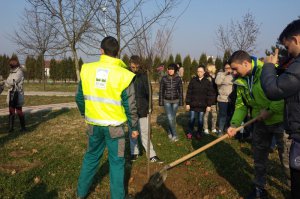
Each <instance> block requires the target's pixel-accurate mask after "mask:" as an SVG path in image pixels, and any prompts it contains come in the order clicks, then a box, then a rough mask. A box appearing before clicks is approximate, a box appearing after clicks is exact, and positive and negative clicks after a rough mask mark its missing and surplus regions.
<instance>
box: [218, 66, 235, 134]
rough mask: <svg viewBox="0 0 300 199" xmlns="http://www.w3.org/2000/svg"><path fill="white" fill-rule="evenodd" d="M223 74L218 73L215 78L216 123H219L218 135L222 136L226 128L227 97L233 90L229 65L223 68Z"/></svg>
mask: <svg viewBox="0 0 300 199" xmlns="http://www.w3.org/2000/svg"><path fill="white" fill-rule="evenodd" d="M224 70H225V71H224V72H219V73H218V74H217V76H216V79H215V83H216V84H217V87H218V93H219V94H218V97H217V101H218V110H219V113H218V117H219V118H218V121H219V125H218V127H219V135H222V134H223V132H224V131H225V128H226V126H225V125H226V123H227V120H228V119H230V118H228V111H227V109H228V105H229V102H230V101H229V100H230V99H229V95H230V94H231V92H232V88H233V82H232V80H233V76H232V74H231V68H230V65H229V64H226V65H225V67H224Z"/></svg>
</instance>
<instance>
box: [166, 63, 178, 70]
mask: <svg viewBox="0 0 300 199" xmlns="http://www.w3.org/2000/svg"><path fill="white" fill-rule="evenodd" d="M169 69H174V70H175V71H176V70H177V65H176V64H175V63H171V64H169V65H168V70H169Z"/></svg>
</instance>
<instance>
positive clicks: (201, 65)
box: [197, 64, 205, 71]
mask: <svg viewBox="0 0 300 199" xmlns="http://www.w3.org/2000/svg"><path fill="white" fill-rule="evenodd" d="M198 68H203V70H204V71H205V66H204V65H203V64H200V65H199V66H197V70H198Z"/></svg>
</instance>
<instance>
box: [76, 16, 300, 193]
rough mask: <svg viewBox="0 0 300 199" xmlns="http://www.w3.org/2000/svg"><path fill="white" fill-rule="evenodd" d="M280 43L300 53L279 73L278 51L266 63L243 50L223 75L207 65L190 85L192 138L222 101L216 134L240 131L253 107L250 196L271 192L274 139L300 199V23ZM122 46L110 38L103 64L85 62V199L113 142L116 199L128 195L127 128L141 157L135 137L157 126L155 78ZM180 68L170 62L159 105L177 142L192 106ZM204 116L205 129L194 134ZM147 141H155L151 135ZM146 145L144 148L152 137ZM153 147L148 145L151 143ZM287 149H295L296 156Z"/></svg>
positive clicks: (80, 101)
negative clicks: (182, 112) (126, 59)
mask: <svg viewBox="0 0 300 199" xmlns="http://www.w3.org/2000/svg"><path fill="white" fill-rule="evenodd" d="M279 41H280V42H281V43H282V44H283V45H284V46H285V48H286V50H287V51H288V52H289V53H290V55H291V56H292V57H293V58H294V60H293V61H292V62H291V63H290V65H289V67H288V68H287V69H286V70H285V71H284V72H283V73H282V74H280V75H277V73H276V70H275V66H274V64H277V57H276V56H274V57H273V56H270V57H267V58H266V61H265V63H262V62H261V61H259V60H258V59H257V58H255V57H252V56H250V55H249V54H248V53H247V52H245V51H242V50H239V51H236V52H234V53H233V54H232V55H231V57H230V58H229V60H228V64H226V65H225V67H224V70H225V71H224V72H221V73H218V74H217V75H216V77H215V76H214V69H212V70H206V71H207V74H206V75H205V72H206V71H205V68H204V67H203V66H199V67H198V68H197V76H196V77H194V78H193V79H192V80H191V81H190V83H189V85H188V89H187V95H186V99H185V103H186V109H187V110H188V111H190V120H189V132H187V138H192V136H193V135H195V136H196V137H197V138H199V137H201V134H202V132H204V133H205V132H206V129H207V128H206V126H204V129H203V126H202V125H203V124H202V122H203V120H204V119H203V117H205V116H204V115H205V114H207V113H210V112H213V111H214V109H215V110H217V106H216V105H218V109H219V114H218V115H219V125H218V126H219V128H218V130H217V129H216V127H215V126H212V128H213V129H212V131H214V132H216V133H217V134H218V135H219V134H222V133H225V132H226V133H227V134H228V135H229V137H233V136H235V135H236V133H237V127H238V126H240V125H241V124H242V122H243V121H244V119H245V118H246V117H247V115H248V114H249V112H250V115H251V117H252V118H256V122H255V123H254V128H253V136H252V148H253V159H254V181H253V189H252V190H251V192H250V194H249V195H248V197H247V198H248V199H252V198H253V199H261V198H267V197H268V194H267V191H266V189H265V186H266V183H267V182H266V181H267V180H266V179H267V160H268V155H269V147H270V146H271V142H272V138H273V137H275V138H276V140H277V145H278V154H279V158H280V162H281V164H282V166H283V168H287V167H288V166H287V164H286V162H289V163H288V164H289V169H290V173H289V174H290V180H291V181H290V182H291V198H292V199H298V198H300V195H299V194H300V192H299V189H300V164H299V160H300V125H299V124H300V119H299V118H300V117H299V113H300V97H299V96H300V94H299V93H300V86H299V85H300V58H299V57H300V20H295V21H293V22H292V23H290V24H289V25H288V26H287V27H286V28H285V29H284V31H283V32H282V33H281V35H280V37H279ZM118 50H119V45H118V42H117V41H116V39H115V38H113V37H106V38H104V40H103V41H102V42H101V49H100V51H101V54H102V55H101V59H100V61H99V62H93V63H89V64H84V65H83V66H82V70H81V81H80V82H79V86H78V92H77V94H76V102H77V105H78V108H79V110H80V113H81V114H82V115H83V116H84V117H85V120H86V122H87V123H88V126H89V128H88V129H89V130H88V137H89V139H88V149H87V152H86V154H85V155H84V159H83V165H82V168H81V172H80V177H79V182H78V188H77V195H78V196H79V197H80V198H84V197H85V196H86V195H87V193H88V190H89V187H90V186H91V183H92V180H93V177H94V175H95V173H96V169H97V166H98V164H99V160H100V158H101V157H102V154H103V151H104V148H105V146H106V145H107V146H108V149H109V150H108V153H109V154H108V157H109V164H110V185H111V186H110V187H111V191H110V193H111V198H112V199H120V198H125V192H124V163H125V160H124V143H125V138H124V137H125V133H124V130H123V125H124V123H126V122H127V123H128V126H129V128H130V129H131V133H130V136H131V138H132V141H131V143H132V153H133V154H135V153H136V152H135V151H136V149H135V146H136V144H135V143H136V142H135V139H136V138H137V137H138V135H139V134H141V136H144V132H146V131H147V126H148V129H149V120H148V119H149V117H148V116H149V111H147V109H149V110H150V109H151V108H149V107H151V103H150V104H149V102H150V101H149V99H150V98H148V97H149V91H150V92H151V89H150V87H148V86H147V84H148V85H149V79H148V80H147V81H148V82H147V81H146V78H145V76H143V75H140V74H138V73H137V70H136V68H137V67H136V64H137V63H138V62H137V61H136V60H137V57H132V59H131V62H132V64H131V71H132V72H131V71H129V70H127V69H126V66H125V64H124V63H123V62H122V61H121V60H119V59H117V58H116V56H117V54H118ZM207 68H209V67H207ZM211 68H213V67H211ZM175 69H176V64H170V65H169V66H168V67H167V75H165V76H163V77H162V79H161V81H160V91H159V105H160V106H164V108H165V111H166V114H167V118H168V125H169V128H168V131H167V133H168V137H169V138H170V140H172V141H174V142H176V141H178V134H177V132H176V112H177V109H178V106H182V105H183V104H184V101H183V99H184V98H183V86H182V79H181V78H180V76H179V75H178V74H177V73H176V70H175ZM134 73H136V77H134V76H135V74H134ZM134 78H136V79H135V80H134ZM233 79H234V80H233ZM133 80H134V81H133ZM232 84H235V85H236V100H234V101H235V110H234V111H233V116H232V118H231V120H230V122H229V127H228V129H227V130H225V127H226V123H227V121H228V118H227V117H228V114H226V115H225V113H226V112H228V107H229V104H230V103H231V101H230V97H229V96H230V93H231V91H230V88H232ZM147 88H148V94H147ZM217 93H219V94H217ZM217 102H218V103H217ZM136 103H138V104H137V105H136ZM220 111H221V112H222V113H220ZM212 115H213V116H214V115H215V114H212ZM196 116H198V131H197V132H196V134H193V128H194V123H195V118H196ZM215 129H216V130H215ZM207 132H208V131H207ZM207 132H206V133H207ZM284 133H287V134H288V138H289V139H290V140H291V141H292V144H291V146H290V147H287V146H286V143H287V141H286V140H284V137H285V136H284ZM146 137H147V136H146ZM148 138H149V137H148ZM142 139H143V138H142ZM147 141H148V143H149V141H150V140H147ZM142 143H143V145H144V143H145V141H142ZM150 143H151V142H150ZM144 146H145V145H144ZM146 146H147V147H146ZM146 146H145V149H147V148H148V147H149V146H148V145H146ZM150 148H152V152H150V154H151V155H150V156H149V157H147V158H153V157H156V158H157V156H156V154H155V153H154V152H153V147H150ZM286 148H288V149H290V153H289V155H287V150H285V149H286ZM151 156H152V157H151ZM285 171H286V169H285ZM283 173H285V172H284V171H283ZM287 177H288V176H287Z"/></svg>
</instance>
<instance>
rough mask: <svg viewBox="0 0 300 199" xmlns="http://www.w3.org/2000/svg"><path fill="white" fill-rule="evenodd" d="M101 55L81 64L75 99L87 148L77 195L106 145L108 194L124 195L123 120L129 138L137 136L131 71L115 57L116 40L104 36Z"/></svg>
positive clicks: (94, 170)
mask: <svg viewBox="0 0 300 199" xmlns="http://www.w3.org/2000/svg"><path fill="white" fill-rule="evenodd" d="M100 51H101V56H100V60H99V61H98V62H93V63H88V64H84V65H83V66H82V69H81V73H80V77H81V81H80V82H79V85H78V90H77V94H76V103H77V106H78V108H79V111H80V113H81V115H82V116H84V117H85V121H86V123H87V124H88V148H87V151H86V153H85V155H84V158H83V163H82V167H81V171H80V176H79V180H78V187H77V196H78V197H79V198H84V197H86V195H87V194H88V191H89V188H90V186H91V184H92V182H93V177H94V176H95V174H96V173H97V168H98V165H99V161H100V159H101V157H102V155H103V151H104V149H105V147H106V146H107V148H108V160H109V167H110V169H109V170H110V196H111V198H112V199H122V198H125V191H124V167H125V159H124V149H125V134H124V129H123V126H124V123H125V122H126V121H127V122H128V125H129V127H130V128H131V129H132V130H133V131H132V134H131V136H132V138H137V136H138V134H139V133H138V131H137V122H138V115H137V109H136V101H135V94H134V86H133V84H132V83H131V82H132V79H133V77H134V73H132V72H130V71H128V70H127V69H126V65H125V64H124V62H123V61H122V60H120V59H117V58H116V57H117V55H118V52H119V44H118V41H117V40H116V39H115V38H113V37H110V36H108V37H105V38H104V39H103V40H102V42H101V49H100Z"/></svg>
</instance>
